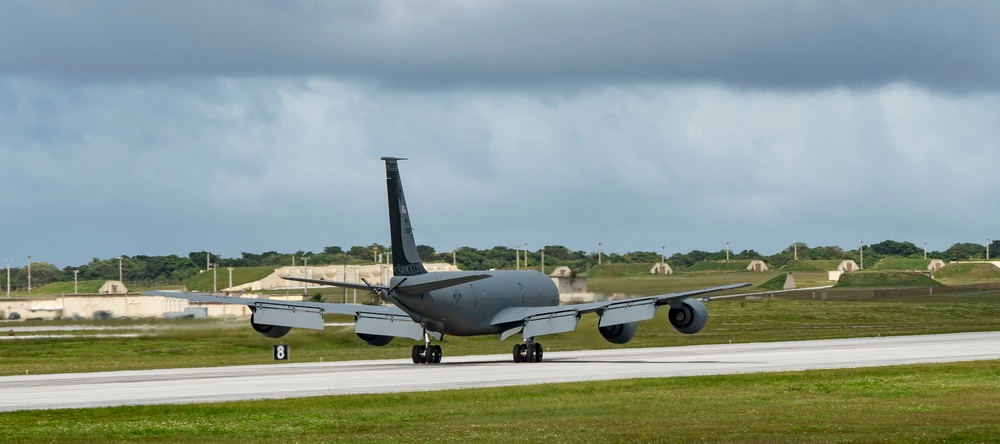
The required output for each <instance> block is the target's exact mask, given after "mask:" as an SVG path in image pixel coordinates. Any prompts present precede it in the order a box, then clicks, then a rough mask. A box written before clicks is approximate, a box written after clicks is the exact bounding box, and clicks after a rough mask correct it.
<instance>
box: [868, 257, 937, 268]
mask: <svg viewBox="0 0 1000 444" xmlns="http://www.w3.org/2000/svg"><path fill="white" fill-rule="evenodd" d="M930 263H931V260H930V259H919V258H917V259H910V258H902V257H887V258H885V259H882V260H880V261H878V262H877V263H876V264H875V265H874V266H872V267H871V269H872V270H900V271H906V270H911V271H927V265H928V264H930Z"/></svg>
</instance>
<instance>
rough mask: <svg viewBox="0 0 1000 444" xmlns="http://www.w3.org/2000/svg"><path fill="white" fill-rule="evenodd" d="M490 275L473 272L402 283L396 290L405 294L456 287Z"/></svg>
mask: <svg viewBox="0 0 1000 444" xmlns="http://www.w3.org/2000/svg"><path fill="white" fill-rule="evenodd" d="M425 276H433V273H430V274H426V275H425ZM490 276H491V275H488V274H472V275H468V276H461V277H456V278H450V279H441V280H435V281H429V282H418V283H414V284H410V285H400V286H398V287H396V291H397V292H399V293H405V294H422V293H427V292H431V291H434V290H440V289H442V288H448V287H454V286H456V285H460V284H465V283H468V282H475V281H478V280H481V279H486V278H488V277H490ZM411 279H412V278H411Z"/></svg>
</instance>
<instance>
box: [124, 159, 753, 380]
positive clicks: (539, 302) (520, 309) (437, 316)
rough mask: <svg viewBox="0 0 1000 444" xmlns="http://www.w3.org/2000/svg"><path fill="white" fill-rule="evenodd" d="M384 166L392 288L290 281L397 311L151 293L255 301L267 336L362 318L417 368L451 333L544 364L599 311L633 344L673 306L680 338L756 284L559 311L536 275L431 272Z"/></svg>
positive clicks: (619, 340) (361, 332) (604, 322)
mask: <svg viewBox="0 0 1000 444" xmlns="http://www.w3.org/2000/svg"><path fill="white" fill-rule="evenodd" d="M382 160H384V161H385V172H386V187H387V190H388V198H389V229H390V235H391V242H392V262H393V264H392V265H393V274H394V276H393V277H392V278H391V279H390V280H389V285H373V284H369V283H368V282H367V281H364V284H359V283H350V282H338V281H331V280H325V279H307V278H299V277H285V279H287V280H291V281H298V282H307V283H311V284H319V285H330V286H337V287H346V288H353V289H362V290H371V291H374V292H375V293H376V294H378V295H379V296H380V297H381V299H382V300H383V301H387V302H390V303H392V305H391V306H388V305H386V306H379V305H362V304H333V303H324V302H298V301H277V300H269V299H259V298H242V297H225V296H214V295H207V294H194V293H175V292H146V293H144V294H147V295H155V296H169V297H176V298H184V299H187V300H189V301H192V302H216V303H224V304H242V305H247V306H248V307H249V308H250V309H251V310H252V312H253V314H252V315H251V317H250V325H251V326H252V327H253V329H254V330H256V331H257V332H259V333H260V334H262V335H264V336H266V337H268V338H280V337H282V336H284V335H286V334H288V332H289V331H290V330H291V329H292V328H310V329H316V330H322V329H323V314H324V313H334V314H343V315H351V316H353V317H354V320H355V323H354V331H355V333H356V334H357V335H358V337H360V338H361V340H362V341H364V342H366V343H368V344H369V345H374V346H383V345H386V344H388V343H389V342H390V341H392V340H393V338H396V337H403V338H410V339H413V340H416V341H420V340H423V344H422V345H414V346H413V350H412V358H413V363H415V364H433V363H439V362H441V356H442V351H441V346H440V345H437V344H431V341H432V339H433V340H438V341H440V340H441V339H442V338H443V337H444V335H446V334H447V335H453V336H475V335H499V337H500V340H501V341H502V340H504V339H507V338H508V337H510V336H513V335H515V334H517V335H520V337H521V339H522V342H521V343H519V344H516V345H514V348H513V351H512V355H513V359H514V362H517V363H520V362H541V361H542V355H543V352H544V349H543V348H542V345H541V344H540V343H538V342H536V340H535V339H536V338H538V337H539V336H542V335H548V334H554V333H562V332H567V331H571V330H574V329H575V328H576V325H577V322H578V321H579V320H580V316H581V315H583V314H586V313H596V314H597V315H598V316H600V322H599V323H598V329H599V330H600V333H601V336H603V337H604V339H606V340H608V341H609V342H612V343H615V344H624V343H626V342H629V341H630V340H632V338H633V337H634V336H635V333H636V330H637V328H638V322H639V321H642V320H647V319H651V318H652V317H653V315H654V313H655V312H656V309H657V308H659V307H661V306H668V307H669V313H668V318H669V320H670V324H671V325H672V326H673V327H674V328H675V329H676V330H677V331H679V332H681V333H686V334H694V333H697V332H699V331H701V329H702V328H703V327H704V326H705V322H706V321H707V320H708V311H707V310H706V308H705V305H704V304H703V303H702V302H701V301H699V300H698V299H693V298H691V296H695V295H700V294H704V293H709V292H714V291H721V290H728V289H732V288H739V287H745V286H748V285H750V283H749V282H744V283H739V284H733V285H725V286H720V287H712V288H704V289H699V290H692V291H684V292H679V293H670V294H662V295H656V296H648V297H640V298H634V299H626V300H613V301H604V302H593V303H585V304H574V305H559V290H558V289H557V288H556V285H555V284H554V283H553V282H552V280H551V279H550V278H549V277H548V276H546V275H544V274H542V273H539V272H537V271H522V270H518V271H513V270H496V271H494V270H490V271H450V272H434V273H428V272H427V270H426V269H425V268H424V265H423V263H422V262H421V261H420V257H419V256H418V255H417V247H416V244H415V243H414V240H413V228H412V225H411V223H410V212H409V208H408V207H407V206H406V199H405V196H404V195H403V184H402V182H401V180H400V174H399V165H398V162H399V161H400V160H406V159H405V158H398V157H382Z"/></svg>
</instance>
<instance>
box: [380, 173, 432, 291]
mask: <svg viewBox="0 0 1000 444" xmlns="http://www.w3.org/2000/svg"><path fill="white" fill-rule="evenodd" d="M382 160H384V161H385V182H386V190H387V191H388V193H389V232H390V240H391V241H392V266H393V271H394V273H395V275H396V276H415V275H418V274H424V273H427V270H426V269H424V264H423V263H422V262H420V256H419V255H418V254H417V244H416V243H414V242H413V227H412V226H411V225H410V215H409V213H408V212H407V209H406V198H405V197H404V196H403V182H402V181H401V180H400V179H399V166H398V165H396V162H397V161H400V160H406V159H405V158H399V157H383V158H382Z"/></svg>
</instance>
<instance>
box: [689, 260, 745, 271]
mask: <svg viewBox="0 0 1000 444" xmlns="http://www.w3.org/2000/svg"><path fill="white" fill-rule="evenodd" d="M749 265H750V261H749V260H731V261H701V262H696V263H695V264H694V265H692V266H690V267H687V268H685V269H684V270H683V271H685V272H699V271H711V272H719V271H747V267H748V266H749Z"/></svg>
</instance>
